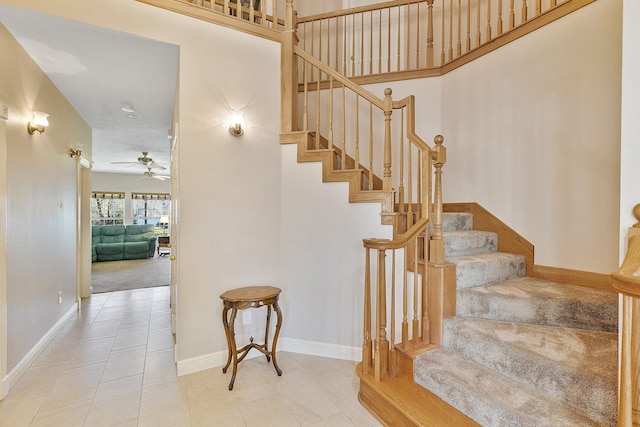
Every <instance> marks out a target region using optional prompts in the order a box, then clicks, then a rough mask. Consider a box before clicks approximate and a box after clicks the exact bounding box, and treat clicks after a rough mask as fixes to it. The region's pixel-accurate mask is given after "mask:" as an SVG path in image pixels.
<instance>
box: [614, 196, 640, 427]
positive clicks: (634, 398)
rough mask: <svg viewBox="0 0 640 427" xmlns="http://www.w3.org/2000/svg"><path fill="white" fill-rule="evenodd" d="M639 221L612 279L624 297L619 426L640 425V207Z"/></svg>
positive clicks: (637, 209) (635, 210)
mask: <svg viewBox="0 0 640 427" xmlns="http://www.w3.org/2000/svg"><path fill="white" fill-rule="evenodd" d="M633 214H634V216H635V217H636V220H637V221H638V222H637V223H636V224H635V225H634V226H633V227H631V228H629V232H628V242H629V244H628V249H627V254H626V256H625V259H624V261H623V262H622V265H621V266H620V268H619V269H618V270H617V271H615V272H614V273H613V274H612V276H613V277H614V279H616V280H617V281H616V282H615V283H614V284H613V287H614V288H615V289H616V290H617V291H618V292H619V293H620V294H621V295H622V311H621V313H620V320H621V327H620V330H619V332H618V334H619V340H620V350H621V354H620V366H619V367H618V377H619V382H618V384H619V388H618V426H619V427H632V426H633V427H637V426H640V277H638V275H637V274H638V271H640V204H638V205H636V206H635V207H634V208H633Z"/></svg>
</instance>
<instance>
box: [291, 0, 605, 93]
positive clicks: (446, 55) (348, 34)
mask: <svg viewBox="0 0 640 427" xmlns="http://www.w3.org/2000/svg"><path fill="white" fill-rule="evenodd" d="M593 1H595V0H544V1H542V0H394V1H387V2H383V3H377V4H373V5H368V6H362V7H357V8H352V9H345V10H341V11H335V12H329V13H323V14H318V15H313V16H306V17H301V18H300V19H299V20H298V23H299V25H300V29H299V31H298V34H299V35H300V38H301V42H300V44H301V46H302V48H303V49H305V50H306V51H307V52H309V53H310V54H311V55H313V56H314V57H316V58H318V59H319V60H320V61H322V62H324V63H326V64H327V65H329V66H330V67H331V68H332V69H334V70H336V71H339V72H340V73H342V74H343V75H345V76H346V77H349V78H352V79H353V78H355V79H356V81H358V82H362V83H365V82H379V81H388V80H390V79H393V80H398V79H403V78H405V79H408V78H418V77H428V76H433V75H440V74H443V73H445V72H448V71H451V70H452V69H455V68H457V67H459V66H461V65H463V64H465V63H467V62H469V61H471V60H473V59H475V58H478V57H479V56H482V55H484V54H486V53H488V52H491V51H492V50H495V49H497V48H498V47H500V46H503V45H504V44H506V43H509V42H511V41H513V40H515V39H517V38H519V37H521V36H523V35H525V34H528V33H530V32H532V31H534V30H536V29H537V28H540V27H542V26H544V25H546V24H548V23H549V22H552V21H554V20H556V19H558V18H560V17H562V16H565V15H567V14H569V13H571V12H573V11H575V10H577V9H579V8H580V7H583V6H585V5H587V4H589V3H591V2H593Z"/></svg>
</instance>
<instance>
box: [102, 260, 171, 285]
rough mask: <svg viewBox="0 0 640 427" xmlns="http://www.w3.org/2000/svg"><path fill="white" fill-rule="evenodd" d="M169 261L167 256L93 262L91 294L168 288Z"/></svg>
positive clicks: (169, 276)
mask: <svg viewBox="0 0 640 427" xmlns="http://www.w3.org/2000/svg"><path fill="white" fill-rule="evenodd" d="M170 279H171V260H170V259H169V257H168V256H161V257H158V256H157V255H156V256H155V257H153V258H147V259H131V260H123V261H105V262H94V263H93V264H92V265H91V287H92V289H93V293H94V294H97V293H102V292H113V291H124V290H129V289H140V288H152V287H155V286H169V281H170Z"/></svg>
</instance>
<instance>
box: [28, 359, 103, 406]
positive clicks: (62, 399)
mask: <svg viewBox="0 0 640 427" xmlns="http://www.w3.org/2000/svg"><path fill="white" fill-rule="evenodd" d="M104 368H105V363H100V364H97V365H91V366H83V367H80V368H74V369H67V370H66V371H65V372H64V373H63V374H62V375H61V376H60V377H59V378H58V381H57V382H56V385H55V386H54V387H53V390H51V393H50V394H49V396H48V397H47V399H46V400H45V401H44V403H43V404H42V406H41V407H40V411H41V412H42V411H49V410H52V409H58V408H61V407H64V406H68V405H73V404H76V403H80V402H84V401H86V400H91V399H93V396H94V395H95V393H96V390H97V388H98V384H99V383H100V378H101V377H102V372H103V371H104Z"/></svg>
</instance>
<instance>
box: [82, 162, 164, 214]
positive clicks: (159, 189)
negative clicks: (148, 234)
mask: <svg viewBox="0 0 640 427" xmlns="http://www.w3.org/2000/svg"><path fill="white" fill-rule="evenodd" d="M143 172H144V169H141V170H140V173H136V174H134V173H105V172H91V191H97V192H101V191H106V192H109V191H124V192H125V197H126V199H125V200H131V193H132V192H133V193H135V192H141V193H171V181H170V180H168V179H167V180H160V179H153V178H148V177H146V176H144V175H143ZM124 223H125V224H133V214H132V212H131V203H125V218H124Z"/></svg>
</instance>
